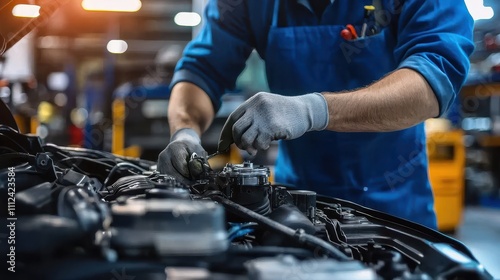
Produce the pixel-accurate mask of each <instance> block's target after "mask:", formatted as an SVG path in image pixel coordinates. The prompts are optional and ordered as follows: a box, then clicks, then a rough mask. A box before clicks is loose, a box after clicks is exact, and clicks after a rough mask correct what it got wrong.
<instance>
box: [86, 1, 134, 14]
mask: <svg viewBox="0 0 500 280" xmlns="http://www.w3.org/2000/svg"><path fill="white" fill-rule="evenodd" d="M82 7H83V9H85V10H87V11H110V12H137V11H139V10H140V9H141V7H142V2H141V1H140V0H83V1H82Z"/></svg>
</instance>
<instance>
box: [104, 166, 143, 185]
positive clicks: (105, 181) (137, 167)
mask: <svg viewBox="0 0 500 280" xmlns="http://www.w3.org/2000/svg"><path fill="white" fill-rule="evenodd" d="M127 166H128V167H130V168H135V169H136V170H139V172H144V171H146V169H144V168H142V167H140V166H138V165H135V164H133V163H129V162H119V163H117V164H116V165H115V166H114V167H113V168H112V169H111V171H109V174H108V177H106V180H104V183H103V185H104V186H108V185H109V180H111V177H112V176H113V175H114V174H115V173H116V171H117V170H118V169H120V168H122V167H127Z"/></svg>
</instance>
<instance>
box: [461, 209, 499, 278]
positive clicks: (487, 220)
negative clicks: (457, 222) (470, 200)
mask: <svg viewBox="0 0 500 280" xmlns="http://www.w3.org/2000/svg"><path fill="white" fill-rule="evenodd" d="M455 238H457V239H458V240H461V241H462V242H463V243H464V244H465V245H466V246H468V247H469V248H470V250H471V251H472V253H473V254H474V255H475V256H476V258H477V259H478V260H479V261H480V262H481V263H482V264H483V265H484V266H485V267H486V269H487V270H488V271H489V272H490V273H491V274H492V275H493V277H494V279H500V265H499V264H500V263H499V260H500V209H488V208H479V207H477V208H476V207H472V208H466V210H465V213H464V217H463V223H462V226H461V227H460V229H459V230H458V231H457V233H456V235H455Z"/></svg>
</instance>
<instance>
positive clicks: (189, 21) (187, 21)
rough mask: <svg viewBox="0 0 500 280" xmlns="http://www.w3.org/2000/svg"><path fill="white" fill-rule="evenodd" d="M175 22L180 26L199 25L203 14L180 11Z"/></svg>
mask: <svg viewBox="0 0 500 280" xmlns="http://www.w3.org/2000/svg"><path fill="white" fill-rule="evenodd" d="M174 22H175V24H177V25H180V26H197V25H198V24H200V22H201V16H200V15H199V14H198V13H188V12H180V13H178V14H176V15H175V17H174Z"/></svg>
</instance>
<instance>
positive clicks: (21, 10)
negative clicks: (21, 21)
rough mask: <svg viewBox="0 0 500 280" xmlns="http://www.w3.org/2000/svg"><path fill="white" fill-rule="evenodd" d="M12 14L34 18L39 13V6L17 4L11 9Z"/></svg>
mask: <svg viewBox="0 0 500 280" xmlns="http://www.w3.org/2000/svg"><path fill="white" fill-rule="evenodd" d="M12 15H14V16H16V17H26V18H36V17H38V16H39V15H40V6H38V5H29V4H18V5H15V6H14V8H13V9H12Z"/></svg>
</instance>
